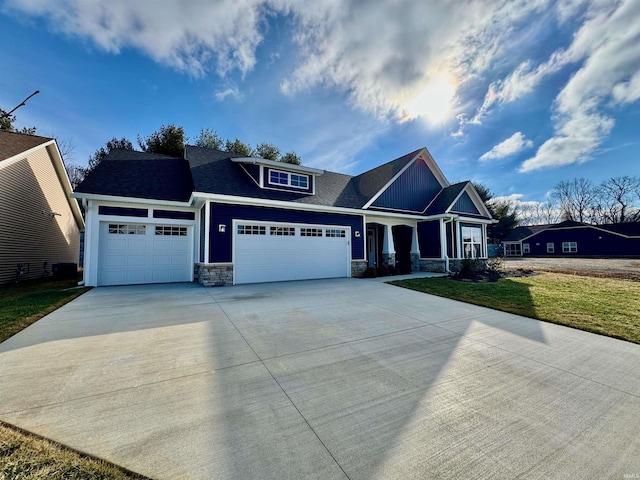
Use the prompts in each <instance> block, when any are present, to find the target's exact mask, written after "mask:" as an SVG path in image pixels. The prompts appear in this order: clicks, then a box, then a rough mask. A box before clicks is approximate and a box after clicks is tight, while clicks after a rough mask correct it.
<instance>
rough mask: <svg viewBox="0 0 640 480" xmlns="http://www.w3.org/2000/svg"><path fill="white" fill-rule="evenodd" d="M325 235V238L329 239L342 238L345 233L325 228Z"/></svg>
mask: <svg viewBox="0 0 640 480" xmlns="http://www.w3.org/2000/svg"><path fill="white" fill-rule="evenodd" d="M325 234H326V236H327V237H331V238H344V237H345V236H346V234H347V233H346V232H345V231H344V230H340V229H335V228H327V230H326V232H325Z"/></svg>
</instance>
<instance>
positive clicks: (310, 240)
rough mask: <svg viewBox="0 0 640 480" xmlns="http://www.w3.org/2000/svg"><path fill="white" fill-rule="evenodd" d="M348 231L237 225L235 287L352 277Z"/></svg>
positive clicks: (317, 227)
mask: <svg viewBox="0 0 640 480" xmlns="http://www.w3.org/2000/svg"><path fill="white" fill-rule="evenodd" d="M350 238H351V234H350V231H349V229H348V227H335V226H321V225H288V224H280V223H270V224H262V223H254V222H242V221H237V222H236V223H235V226H234V240H233V244H234V262H233V263H234V280H235V283H257V282H277V281H283V280H304V279H312V278H335V277H349V276H351V247H350V246H349V245H350Z"/></svg>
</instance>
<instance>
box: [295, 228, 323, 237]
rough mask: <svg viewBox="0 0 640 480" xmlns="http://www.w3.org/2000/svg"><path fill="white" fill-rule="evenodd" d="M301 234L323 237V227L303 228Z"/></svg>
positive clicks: (303, 235) (302, 235)
mask: <svg viewBox="0 0 640 480" xmlns="http://www.w3.org/2000/svg"><path fill="white" fill-rule="evenodd" d="M300 236H301V237H321V236H322V229H321V228H301V229H300Z"/></svg>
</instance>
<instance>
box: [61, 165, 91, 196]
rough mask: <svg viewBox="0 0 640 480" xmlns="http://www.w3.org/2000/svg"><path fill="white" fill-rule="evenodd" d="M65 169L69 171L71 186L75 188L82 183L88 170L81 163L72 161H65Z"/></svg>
mask: <svg viewBox="0 0 640 480" xmlns="http://www.w3.org/2000/svg"><path fill="white" fill-rule="evenodd" d="M64 169H65V170H66V171H67V176H68V177H69V182H71V188H72V189H73V190H75V189H76V187H77V186H78V185H80V182H82V180H84V176H85V172H86V170H85V169H84V168H82V167H81V166H80V165H76V164H75V163H71V162H68V163H65V164H64Z"/></svg>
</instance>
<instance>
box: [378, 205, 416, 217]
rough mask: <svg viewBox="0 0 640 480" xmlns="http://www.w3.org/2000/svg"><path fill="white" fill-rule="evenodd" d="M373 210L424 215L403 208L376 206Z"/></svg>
mask: <svg viewBox="0 0 640 480" xmlns="http://www.w3.org/2000/svg"><path fill="white" fill-rule="evenodd" d="M372 208H378V209H380V210H385V211H389V212H403V213H407V214H409V215H410V214H412V213H414V214H416V215H418V214H421V213H422V212H418V211H415V210H404V209H402V208H391V207H378V206H375V207H372ZM370 211H372V212H375V211H376V210H370Z"/></svg>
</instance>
